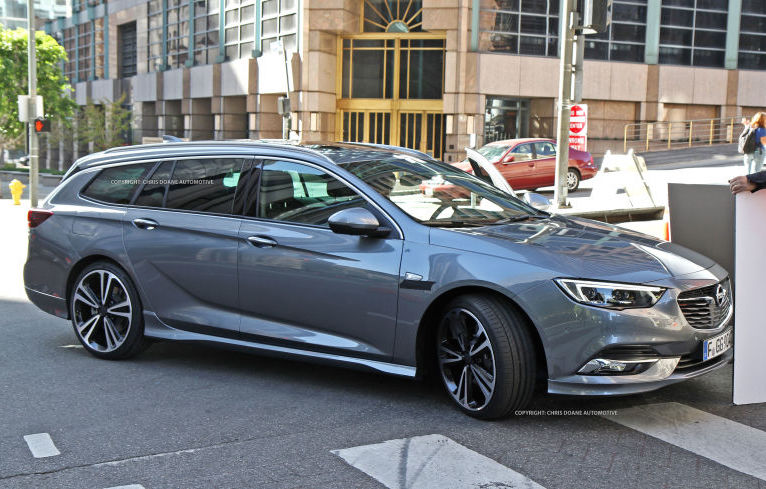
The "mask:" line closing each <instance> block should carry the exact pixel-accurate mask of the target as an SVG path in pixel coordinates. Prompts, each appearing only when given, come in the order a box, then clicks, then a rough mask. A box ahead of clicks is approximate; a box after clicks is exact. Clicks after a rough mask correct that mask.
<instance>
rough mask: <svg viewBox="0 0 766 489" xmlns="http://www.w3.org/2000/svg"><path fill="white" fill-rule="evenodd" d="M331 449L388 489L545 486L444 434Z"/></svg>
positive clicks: (485, 488) (468, 488)
mask: <svg viewBox="0 0 766 489" xmlns="http://www.w3.org/2000/svg"><path fill="white" fill-rule="evenodd" d="M332 453H334V454H335V455H338V456H339V457H341V458H342V459H343V460H345V461H346V462H347V463H348V464H349V465H351V466H353V467H355V468H357V469H359V470H361V471H362V472H364V473H365V474H367V475H369V476H370V477H373V478H374V479H377V480H378V481H379V482H381V483H382V484H383V485H385V486H386V487H388V488H389V489H405V488H417V489H445V488H450V487H460V488H461V489H470V488H476V489H478V488H482V489H490V488H501V487H514V488H527V489H545V488H543V486H541V485H539V484H537V483H536V482H534V481H532V480H531V479H528V478H526V477H524V476H523V475H521V474H519V473H518V472H515V471H513V470H511V469H509V468H508V467H506V466H504V465H501V464H499V463H498V462H495V461H494V460H492V459H490V458H487V457H485V456H484V455H481V454H479V453H476V452H474V451H473V450H469V449H468V448H466V447H464V446H463V445H461V444H459V443H457V442H455V441H453V440H450V439H449V438H447V437H445V436H442V435H426V436H416V437H414V438H403V439H400V440H388V441H384V442H383V443H376V444H374V445H364V446H359V447H353V448H345V449H342V450H333V451H332Z"/></svg>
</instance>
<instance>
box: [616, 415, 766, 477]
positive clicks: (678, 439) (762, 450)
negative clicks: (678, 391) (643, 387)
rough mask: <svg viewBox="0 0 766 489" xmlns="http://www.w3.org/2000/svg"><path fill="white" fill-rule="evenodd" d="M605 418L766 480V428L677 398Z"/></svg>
mask: <svg viewBox="0 0 766 489" xmlns="http://www.w3.org/2000/svg"><path fill="white" fill-rule="evenodd" d="M604 418H606V419H608V420H610V421H614V422H615V423H618V424H621V425H623V426H627V427H628V428H632V429H634V430H636V431H640V432H641V433H645V434H647V435H650V436H653V437H655V438H659V439H660V440H662V441H665V442H668V443H671V444H673V445H676V446H678V447H681V448H683V449H685V450H688V451H690V452H692V453H696V454H697V455H700V456H702V457H705V458H709V459H710V460H713V461H714V462H718V463H719V464H722V465H725V466H727V467H729V468H732V469H734V470H738V471H740V472H743V473H745V474H748V475H752V476H753V477H757V478H759V479H762V480H766V432H763V431H761V430H758V429H755V428H752V427H750V426H747V425H744V424H741V423H737V422H736V421H732V420H730V419H726V418H722V417H720V416H716V415H714V414H710V413H706V412H705V411H700V410H699V409H694V408H692V407H689V406H686V405H684V404H679V403H677V402H668V403H661V404H649V405H645V406H636V407H632V408H626V409H620V410H619V412H618V414H617V415H605V416H604Z"/></svg>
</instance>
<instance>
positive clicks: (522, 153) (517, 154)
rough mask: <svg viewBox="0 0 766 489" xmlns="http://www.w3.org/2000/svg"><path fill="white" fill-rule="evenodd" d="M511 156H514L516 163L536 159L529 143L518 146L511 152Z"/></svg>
mask: <svg viewBox="0 0 766 489" xmlns="http://www.w3.org/2000/svg"><path fill="white" fill-rule="evenodd" d="M511 154H512V155H513V159H514V161H526V160H531V159H532V158H534V157H535V154H534V152H533V151H532V145H531V144H529V143H524V144H520V145H518V146H516V147H515V148H513V149H512V150H511Z"/></svg>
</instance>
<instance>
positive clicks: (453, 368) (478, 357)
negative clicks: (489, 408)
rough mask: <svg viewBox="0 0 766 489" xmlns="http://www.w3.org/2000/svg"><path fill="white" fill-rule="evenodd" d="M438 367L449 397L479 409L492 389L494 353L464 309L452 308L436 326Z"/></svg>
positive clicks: (483, 332) (470, 314) (472, 315)
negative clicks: (437, 326) (437, 328)
mask: <svg viewBox="0 0 766 489" xmlns="http://www.w3.org/2000/svg"><path fill="white" fill-rule="evenodd" d="M438 334H439V336H438V341H439V351H438V358H439V367H440V370H441V375H442V380H443V381H444V384H445V386H446V387H447V390H448V391H449V393H450V394H451V395H452V398H453V399H454V400H455V401H457V403H458V404H460V406H462V407H463V408H464V409H467V410H469V411H479V410H481V409H482V408H484V407H485V406H486V405H487V404H489V402H490V401H491V400H492V395H493V393H494V391H495V376H496V369H495V352H494V350H493V349H492V343H491V342H490V339H489V336H487V331H486V330H485V329H484V326H483V325H482V323H481V321H479V319H478V318H477V317H476V316H475V315H474V314H473V313H471V312H470V311H468V310H467V309H464V308H456V309H452V310H450V311H449V312H447V314H445V315H444V318H443V319H442V322H441V324H440V325H439V333H438Z"/></svg>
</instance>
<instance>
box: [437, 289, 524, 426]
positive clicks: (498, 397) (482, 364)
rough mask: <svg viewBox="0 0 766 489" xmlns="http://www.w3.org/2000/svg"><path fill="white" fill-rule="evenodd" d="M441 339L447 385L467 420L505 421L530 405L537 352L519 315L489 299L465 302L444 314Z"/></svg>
mask: <svg viewBox="0 0 766 489" xmlns="http://www.w3.org/2000/svg"><path fill="white" fill-rule="evenodd" d="M436 337H437V345H436V347H437V359H438V364H439V365H438V367H439V372H440V374H441V379H442V383H443V385H444V387H445V389H446V390H447V393H448V394H449V396H450V397H451V398H452V400H453V401H454V402H455V404H456V405H457V406H458V407H459V408H460V409H461V410H463V411H464V412H465V413H466V414H469V415H470V416H474V417H477V418H482V419H494V418H500V417H504V416H507V415H509V414H511V413H512V412H513V411H515V410H519V409H523V408H524V407H525V406H526V405H527V404H528V403H529V401H530V399H531V397H532V393H533V391H534V382H535V351H534V345H533V343H532V339H531V338H530V335H529V332H528V330H527V327H526V324H525V323H524V319H523V318H522V317H521V316H520V315H519V314H518V313H517V312H516V311H514V310H513V309H511V308H510V307H508V306H507V305H506V304H504V303H502V302H501V301H499V300H497V299H495V298H493V297H490V296H484V295H473V294H472V295H465V296H460V297H458V298H456V299H454V300H453V301H451V302H450V303H449V304H448V306H447V307H446V308H445V309H444V313H443V315H442V317H441V321H440V323H439V326H438V330H437V335H436Z"/></svg>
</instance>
